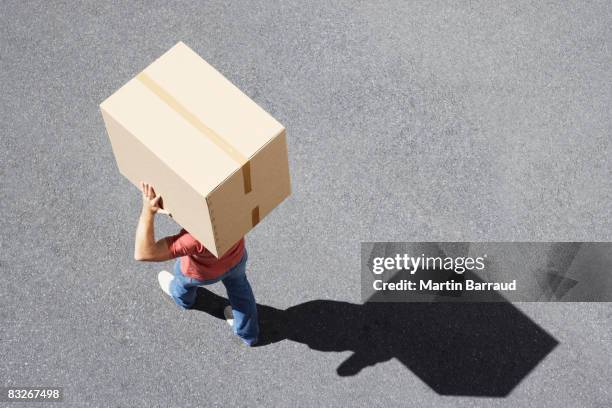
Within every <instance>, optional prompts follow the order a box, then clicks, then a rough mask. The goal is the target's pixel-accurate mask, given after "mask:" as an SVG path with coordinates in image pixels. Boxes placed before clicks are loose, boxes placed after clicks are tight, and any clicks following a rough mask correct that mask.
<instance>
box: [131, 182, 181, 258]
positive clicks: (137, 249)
mask: <svg viewBox="0 0 612 408" xmlns="http://www.w3.org/2000/svg"><path fill="white" fill-rule="evenodd" d="M140 188H141V190H142V211H141V213H140V218H139V220H138V227H136V238H135V240H134V259H135V260H137V261H167V260H168V259H172V258H173V256H172V254H171V253H170V250H169V249H168V244H167V243H166V239H165V238H163V239H160V240H159V241H157V242H156V241H155V223H154V221H155V214H156V213H158V212H159V213H164V214H167V213H168V212H167V211H164V210H163V209H162V208H161V207H160V204H159V200H160V199H161V196H156V195H155V190H154V189H153V186H150V185H149V184H146V183H143V182H141V183H140Z"/></svg>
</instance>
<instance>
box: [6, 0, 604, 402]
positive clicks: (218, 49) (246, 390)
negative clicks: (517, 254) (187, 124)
mask: <svg viewBox="0 0 612 408" xmlns="http://www.w3.org/2000/svg"><path fill="white" fill-rule="evenodd" d="M169 3H170V2H168V3H167V2H159V1H157V2H141V1H139V2H119V1H118V2H114V3H113V2H101V1H96V2H93V1H91V2H68V1H57V2H42V1H41V2H33V1H29V2H21V1H3V2H1V3H0V19H1V23H0V38H1V45H0V80H1V83H2V92H1V93H0V100H1V103H2V122H1V124H0V126H1V130H0V211H1V212H2V222H1V228H0V234H1V235H0V236H1V240H0V248H1V249H0V271H1V272H0V276H1V279H0V322H1V325H0V386H3V385H4V386H8V385H11V386H12V385H15V386H63V387H64V391H65V402H64V404H63V405H64V406H74V407H89V406H91V407H108V406H130V407H135V406H146V407H152V406H161V407H171V406H180V407H191V406H193V407H200V406H265V407H270V406H298V407H302V406H337V407H346V406H359V405H362V406H419V407H436V408H440V407H486V406H493V407H498V406H509V407H516V406H521V407H527V406H528V407H609V406H612V394H611V391H610V386H609V385H610V384H609V379H610V378H612V363H611V357H610V356H612V334H611V333H612V330H611V328H612V304H607V303H590V304H589V303H564V304H561V303H522V304H518V303H517V304H514V305H512V304H502V306H491V307H489V306H472V307H465V306H456V308H453V309H449V308H448V307H444V306H442V307H440V306H430V307H424V306H423V305H416V306H415V305H408V306H405V307H403V308H401V310H400V309H393V310H395V312H396V313H395V314H392V313H391V312H392V311H393V310H390V311H389V313H384V311H383V313H382V314H381V313H379V312H380V310H370V309H368V308H364V307H362V306H361V305H359V303H360V286H359V268H360V267H359V261H360V255H359V247H360V245H359V244H360V242H361V241H407V240H415V241H420V240H423V241H610V240H612V185H611V180H612V172H611V164H612V160H611V159H610V157H611V156H612V146H611V145H612V138H611V133H612V132H611V130H612V129H611V115H610V95H611V84H612V80H611V79H612V78H611V75H610V72H611V71H610V66H611V62H612V60H611V56H612V55H611V52H610V40H611V28H610V20H611V18H612V6H611V4H610V2H609V1H594V2H584V1H555V2H546V3H544V2H538V1H533V2H524V1H500V2H488V1H482V2H476V1H459V2H457V1H448V2H439V1H432V2H404V1H394V2H384V3H378V2H357V1H356V2H345V1H340V2H317V1H312V2H293V1H291V2H289V1H284V2H272V1H265V2H225V1H218V2H202V3H195V2H193V3H192V2H171V3H172V4H171V5H170V4H169ZM178 41H184V42H185V43H186V44H188V45H189V46H190V47H192V48H193V49H194V50H195V51H196V52H198V53H199V54H200V55H202V56H203V57H204V58H205V59H206V60H207V61H208V62H210V63H211V64H212V65H213V66H215V67H216V68H217V69H218V70H220V71H221V72H222V73H223V74H224V75H226V76H227V77H228V78H229V79H230V80H231V81H233V82H234V83H235V84H236V85H237V86H238V87H239V88H241V89H242V90H243V91H244V92H246V93H247V94H248V95H249V96H251V97H252V98H253V99H254V100H255V101H257V102H258V103H259V104H261V106H263V107H264V108H265V109H266V110H267V111H268V112H270V113H271V114H272V115H273V116H275V117H276V118H277V119H278V120H279V121H280V122H281V123H283V124H284V125H285V126H286V127H287V132H288V133H287V134H288V143H289V158H290V168H291V175H292V183H293V194H292V196H291V197H290V198H289V199H288V200H287V201H285V202H284V203H283V204H282V205H281V206H280V207H279V208H277V209H276V210H275V211H274V213H273V214H271V215H270V216H269V217H267V218H266V220H265V222H262V224H261V225H259V226H258V227H257V228H256V229H255V230H254V231H252V232H251V233H250V234H249V235H248V237H247V245H248V248H249V251H250V252H249V253H250V263H249V266H248V273H249V277H250V280H251V283H252V285H253V287H254V290H255V293H256V296H257V299H258V303H259V304H260V305H262V306H261V307H262V310H263V311H264V312H262V313H263V315H264V317H265V318H266V319H268V320H270V321H271V322H272V323H270V322H267V323H266V324H272V326H269V327H272V329H274V330H272V329H271V330H270V333H271V334H270V335H271V336H273V337H274V336H276V338H273V339H271V340H270V342H269V343H268V344H264V345H262V346H261V347H258V348H254V349H247V348H244V347H240V346H239V345H237V343H236V342H234V341H232V336H231V335H230V333H229V331H228V328H227V327H226V325H225V323H224V322H222V321H220V320H218V319H215V318H214V317H213V316H210V315H209V313H206V312H207V311H208V312H210V313H211V314H213V315H214V314H215V310H213V309H215V308H214V305H211V304H210V302H209V303H208V304H205V305H204V306H202V310H203V311H198V310H195V311H187V312H183V311H181V310H179V309H178V308H177V307H175V306H174V305H173V304H172V303H171V301H170V300H169V299H167V298H165V297H164V295H163V294H162V293H161V291H160V290H159V288H158V286H157V281H156V273H157V271H158V270H160V269H161V268H170V267H171V263H170V262H168V263H165V264H163V265H159V264H143V263H138V262H135V261H134V260H133V259H132V248H133V246H132V245H133V236H134V230H135V226H136V220H137V216H138V211H139V206H140V197H139V195H138V194H137V191H136V190H135V189H134V188H133V187H132V186H131V185H130V184H129V183H128V182H127V181H126V180H125V179H123V178H122V177H121V176H120V174H119V172H118V171H117V168H116V166H115V163H114V158H113V155H112V151H111V147H110V144H109V141H108V138H107V135H106V132H105V129H104V124H103V121H102V118H101V115H100V112H99V110H98V104H99V103H100V102H101V101H102V100H104V99H105V98H106V97H107V96H109V95H110V94H111V93H112V92H114V91H115V90H116V89H117V88H119V87H120V86H121V85H122V84H124V83H125V82H126V81H128V80H129V79H130V78H132V77H133V76H134V75H135V74H136V73H138V72H139V71H140V70H142V69H143V68H144V67H145V66H146V65H148V64H149V63H150V62H151V61H153V60H154V59H155V58H157V57H158V56H159V55H161V54H162V53H163V52H165V51H166V50H167V49H168V48H170V47H171V46H172V45H174V44H175V43H176V42H178ZM176 229H177V226H176V225H174V223H173V222H172V221H171V220H169V219H167V218H160V220H159V223H158V234H160V235H161V234H168V233H174V231H176ZM211 290H212V291H213V292H215V293H217V294H220V295H223V289H222V288H220V287H212V288H211ZM205 297H206V298H207V299H208V300H215V299H216V300H219V301H222V299H221V298H219V297H217V295H215V294H213V293H210V292H208V293H206V296H205ZM278 316H280V318H278V319H277V317H278ZM371 316H377V318H381V319H382V320H384V321H382V322H381V321H379V320H376V321H374V322H373V323H372V324H371V325H370V324H369V322H368V321H365V320H364V319H366V318H367V317H371ZM275 319H276V320H275ZM301 322H303V324H302V323H301ZM398 327H400V328H401V330H397V328H398ZM493 327H494V328H497V329H499V330H498V331H495V332H493V331H492V328H493ZM304 328H306V329H307V330H305V329H304ZM290 330H293V331H290ZM386 330H388V331H386ZM387 333H388V335H387ZM313 334H316V335H317V336H316V338H315V336H313ZM319 334H320V336H318V335H319ZM355 339H357V341H355ZM401 339H406V342H405V343H404V342H402V341H401ZM387 342H388V343H387ZM500 342H501V343H500ZM404 345H405V347H404ZM391 346H392V347H396V348H397V347H399V348H401V350H400V352H401V353H402V357H403V358H395V357H397V355H393V354H387V353H386V351H388V349H387V348H386V347H391ZM351 347H353V349H351ZM534 347H535V348H537V347H539V348H538V350H540V351H542V352H541V353H539V354H538V353H536V354H537V355H536V354H533V355H529V356H527V357H528V358H532V360H529V361H531V363H530V364H527V362H526V361H527V360H523V357H522V355H520V354H513V353H514V351H515V350H518V349H520V350H523V349H525V348H526V349H532V348H534ZM355 348H359V349H360V350H361V351H362V352H364V351H365V358H364V359H362V360H359V361H358V362H357V363H358V364H356V363H355V359H354V358H353V357H352V353H353V351H355ZM369 349H371V350H372V352H371V353H368V352H367V350H369ZM492 350H493V351H495V350H498V351H500V355H504V356H513V355H516V357H515V358H512V357H510V358H509V359H508V360H506V361H505V363H507V364H506V365H503V364H502V365H499V366H497V367H498V369H497V370H496V369H495V367H496V364H494V363H492V364H489V363H491V361H487V362H486V363H487V364H486V369H487V370H490V371H486V372H484V374H487V375H488V376H490V377H491V383H490V384H483V383H482V377H483V372H482V371H480V372H476V371H477V370H478V367H479V363H480V362H482V361H481V359H482V357H483V356H486V355H490V356H491V358H495V357H494V356H495V355H497V353H496V352H495V353H492V352H491V351H492ZM487 353H488V354H487ZM446 355H448V359H446V358H445V356H446ZM368 358H370V360H368ZM479 359H480V360H479ZM429 361H431V363H428V362H429ZM445 361H452V362H454V363H456V364H455V365H452V364H445V363H444V362H445ZM523 363H525V364H524V365H521V364H523ZM436 364H441V365H442V366H443V367H444V369H445V370H447V371H440V370H438V369H437V368H436V367H437V365H436ZM453 367H454V368H455V369H454V370H453ZM457 367H459V368H461V367H463V368H466V367H472V368H473V371H472V372H468V371H467V370H463V371H462V370H461V369H459V370H457ZM507 367H510V369H512V370H513V371H512V376H514V377H513V379H514V380H516V381H515V384H512V386H511V387H508V383H507V382H504V379H505V378H506V375H507V373H506V372H505V371H504V370H505V369H506V368H507ZM517 367H518V368H523V370H518V369H517ZM459 376H461V378H459ZM508 376H510V374H508ZM454 379H457V380H458V381H457V382H455V381H454ZM478 381H480V382H481V383H478V384H477V383H476V382H478ZM471 383H474V387H473V388H472V387H470V384H471ZM453 384H455V385H453ZM457 384H459V385H457ZM49 405H51V406H59V404H49ZM20 406H21V405H20ZM24 406H27V404H25V405H24ZM36 406H40V405H36Z"/></svg>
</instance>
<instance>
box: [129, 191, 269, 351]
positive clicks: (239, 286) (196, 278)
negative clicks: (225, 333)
mask: <svg viewBox="0 0 612 408" xmlns="http://www.w3.org/2000/svg"><path fill="white" fill-rule="evenodd" d="M140 187H141V190H142V212H141V214H140V219H139V221H138V227H137V228H136V238H135V245H134V259H136V260H137V261H167V260H169V259H174V258H179V259H177V261H176V263H175V266H174V274H171V273H169V272H168V271H161V272H160V273H159V274H158V280H159V285H160V286H161V289H162V290H163V291H164V292H165V293H166V294H168V295H170V296H171V297H172V298H173V299H174V301H175V302H176V304H177V305H179V306H180V307H182V308H183V309H190V308H191V307H192V306H193V304H194V303H195V300H196V290H197V287H198V286H202V285H210V284H213V283H216V282H219V281H221V283H223V285H224V286H225V289H226V290H227V297H228V299H229V302H230V305H231V306H227V307H226V308H225V309H224V311H223V313H224V315H225V318H226V321H227V322H228V324H229V325H230V326H232V328H233V331H234V333H235V334H236V335H238V336H239V337H240V338H241V339H242V341H243V342H244V343H246V344H247V345H249V346H253V345H255V344H256V343H257V340H258V336H259V325H258V321H257V305H256V303H255V297H254V296H253V290H252V289H251V285H250V284H249V281H248V280H247V277H246V274H245V269H246V262H247V258H248V256H247V252H246V249H245V246H244V238H241V239H240V240H239V241H238V242H237V243H236V244H234V245H233V246H232V247H231V248H230V249H229V250H228V251H227V252H225V254H224V255H223V256H221V257H220V258H216V257H215V256H214V255H213V254H212V253H211V252H210V251H209V250H208V249H206V248H205V247H204V246H203V245H202V244H201V243H200V242H198V241H197V240H196V239H195V238H194V237H193V236H192V235H191V234H189V233H188V232H187V231H186V230H184V229H182V230H181V231H180V232H179V233H178V234H176V235H173V236H169V237H165V238H162V239H160V240H159V241H155V227H154V219H155V214H156V213H165V214H167V212H166V211H165V210H163V209H162V208H161V204H160V199H161V196H158V195H156V194H155V190H154V189H153V186H151V185H149V184H146V183H143V182H141V183H140Z"/></svg>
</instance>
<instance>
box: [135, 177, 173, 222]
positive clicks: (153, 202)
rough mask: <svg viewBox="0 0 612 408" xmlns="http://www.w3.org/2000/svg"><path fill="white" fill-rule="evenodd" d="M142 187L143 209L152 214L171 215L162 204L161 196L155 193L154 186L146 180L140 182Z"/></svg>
mask: <svg viewBox="0 0 612 408" xmlns="http://www.w3.org/2000/svg"><path fill="white" fill-rule="evenodd" d="M140 189H141V190H142V211H143V212H145V211H146V212H149V213H151V214H155V213H159V214H166V215H170V213H169V212H168V211H166V210H164V209H163V207H162V204H161V202H160V201H161V196H158V195H155V190H154V189H153V186H152V185H150V184H147V183H145V182H142V181H141V182H140Z"/></svg>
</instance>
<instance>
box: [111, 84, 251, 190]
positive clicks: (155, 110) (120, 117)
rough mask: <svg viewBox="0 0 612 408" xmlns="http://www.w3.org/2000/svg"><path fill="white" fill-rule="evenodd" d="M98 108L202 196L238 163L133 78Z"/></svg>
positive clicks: (237, 165)
mask: <svg viewBox="0 0 612 408" xmlns="http://www.w3.org/2000/svg"><path fill="white" fill-rule="evenodd" d="M100 108H101V109H103V110H104V111H106V112H107V113H108V114H109V115H111V116H112V117H113V118H114V119H115V120H116V121H118V122H119V123H121V125H122V126H123V127H125V129H126V130H127V131H128V132H130V133H131V134H132V135H133V136H134V137H136V138H137V139H138V140H140V142H141V143H143V144H144V145H145V146H147V148H148V149H149V150H151V151H152V152H153V153H154V154H155V155H157V156H158V157H159V159H160V160H162V161H163V162H164V163H165V164H166V165H167V166H168V167H169V168H171V169H173V170H174V171H175V172H176V174H177V175H179V176H180V177H181V178H182V179H183V180H185V181H186V182H187V183H189V184H190V185H191V186H192V187H193V188H194V189H195V190H196V191H198V192H199V193H200V194H202V195H203V196H206V195H207V194H208V193H209V192H210V191H212V190H213V189H214V188H215V187H217V185H219V183H221V182H223V180H225V179H226V178H227V177H228V175H230V174H232V173H234V172H235V171H236V170H237V169H239V167H240V165H239V164H238V163H237V162H236V161H235V160H233V159H232V158H231V157H230V156H228V155H227V154H226V153H225V151H224V150H223V149H221V148H220V147H219V146H217V145H216V144H215V143H214V142H213V141H211V140H210V139H209V138H207V137H205V136H203V135H202V133H201V132H200V131H199V130H198V129H196V128H195V127H194V126H192V125H191V124H190V123H189V122H187V121H186V120H185V119H184V118H183V117H182V116H181V115H180V114H179V113H177V112H176V111H175V110H173V109H172V108H171V107H170V106H169V105H168V104H167V103H165V102H164V101H163V100H161V99H160V98H159V97H157V96H156V95H154V94H153V92H152V91H151V90H150V89H149V88H147V87H146V86H145V85H144V84H143V83H142V82H141V81H139V80H138V79H136V78H135V79H132V80H131V81H129V82H128V83H127V84H126V85H124V86H123V87H121V88H120V89H119V90H118V91H117V92H115V93H114V94H113V95H111V96H110V97H109V98H108V99H107V100H105V101H104V102H102V104H101V105H100ZM144 181H146V180H144Z"/></svg>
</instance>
